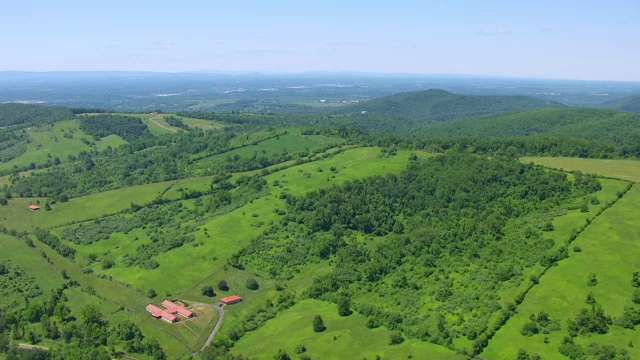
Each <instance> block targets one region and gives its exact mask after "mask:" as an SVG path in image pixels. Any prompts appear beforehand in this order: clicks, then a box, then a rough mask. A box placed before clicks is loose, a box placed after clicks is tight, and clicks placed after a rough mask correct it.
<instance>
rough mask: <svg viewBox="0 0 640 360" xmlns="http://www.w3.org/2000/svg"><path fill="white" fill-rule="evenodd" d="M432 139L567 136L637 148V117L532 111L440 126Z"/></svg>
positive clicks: (595, 112) (587, 111)
mask: <svg viewBox="0 0 640 360" xmlns="http://www.w3.org/2000/svg"><path fill="white" fill-rule="evenodd" d="M428 133H429V136H433V137H458V136H468V137H482V138H491V137H497V138H502V137H528V136H546V137H567V138H580V139H587V140H597V141H604V142H608V143H612V144H616V145H628V146H633V145H637V139H638V138H640V115H636V114H632V113H627V112H619V111H614V110H604V109H584V108H571V109H533V110H525V111H521V112H512V113H508V114H500V115H493V116H486V117H478V118H473V119H463V120H459V121H456V122H452V123H447V124H441V125H438V126H434V127H433V128H431V129H429V132H428Z"/></svg>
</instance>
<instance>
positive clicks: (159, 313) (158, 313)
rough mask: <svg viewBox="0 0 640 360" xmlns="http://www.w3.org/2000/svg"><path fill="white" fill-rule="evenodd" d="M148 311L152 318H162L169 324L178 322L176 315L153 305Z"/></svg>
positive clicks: (148, 307) (150, 305)
mask: <svg viewBox="0 0 640 360" xmlns="http://www.w3.org/2000/svg"><path fill="white" fill-rule="evenodd" d="M147 311H148V312H150V313H151V316H153V317H154V318H162V319H163V320H166V321H169V322H174V321H175V320H176V317H175V316H174V315H172V314H170V313H168V312H166V311H164V310H162V309H160V308H159V307H157V306H155V305H153V304H149V305H147Z"/></svg>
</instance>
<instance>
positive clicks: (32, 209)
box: [29, 205, 40, 211]
mask: <svg viewBox="0 0 640 360" xmlns="http://www.w3.org/2000/svg"><path fill="white" fill-rule="evenodd" d="M29 210H31V211H37V210H40V206H38V205H29Z"/></svg>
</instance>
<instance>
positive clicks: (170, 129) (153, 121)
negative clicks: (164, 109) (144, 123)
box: [149, 115, 178, 132]
mask: <svg viewBox="0 0 640 360" xmlns="http://www.w3.org/2000/svg"><path fill="white" fill-rule="evenodd" d="M158 116H162V115H156V116H154V117H152V118H150V119H149V121H151V122H152V123H154V124H156V125H158V126H160V127H161V128H163V129H165V130H169V131H173V132H178V130H176V129H172V128H168V127H166V126H164V125H162V124H160V123H159V122H157V121H155V120H153V119H155V118H157V117H158Z"/></svg>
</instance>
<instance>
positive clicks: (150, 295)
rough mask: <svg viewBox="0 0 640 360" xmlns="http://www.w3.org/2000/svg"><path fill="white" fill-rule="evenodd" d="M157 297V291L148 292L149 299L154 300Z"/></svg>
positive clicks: (150, 290)
mask: <svg viewBox="0 0 640 360" xmlns="http://www.w3.org/2000/svg"><path fill="white" fill-rule="evenodd" d="M156 296H158V294H157V293H156V291H155V290H153V289H149V290H147V297H148V298H149V299H153V298H154V297H156Z"/></svg>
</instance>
